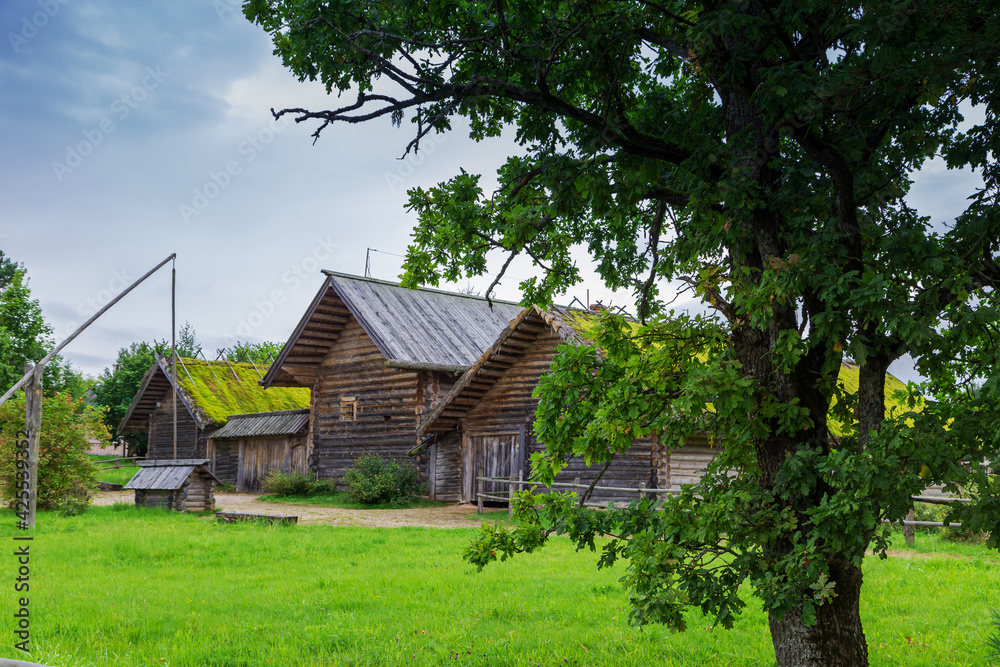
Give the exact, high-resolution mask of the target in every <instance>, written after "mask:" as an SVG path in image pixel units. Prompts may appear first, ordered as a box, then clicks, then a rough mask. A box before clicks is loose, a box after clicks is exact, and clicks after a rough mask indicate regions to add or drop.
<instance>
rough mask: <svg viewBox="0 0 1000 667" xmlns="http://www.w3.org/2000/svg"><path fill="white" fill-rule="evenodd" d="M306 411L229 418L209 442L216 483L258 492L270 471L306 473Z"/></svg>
mask: <svg viewBox="0 0 1000 667" xmlns="http://www.w3.org/2000/svg"><path fill="white" fill-rule="evenodd" d="M308 450H309V409H308V408H306V409H304V410H283V411H280V412H258V413H254V414H246V415H231V416H230V417H229V421H227V422H226V424H225V426H221V427H219V428H218V429H217V430H216V431H214V432H213V433H212V434H211V435H210V436H209V438H208V458H209V459H211V461H212V464H211V465H212V472H213V473H215V475H216V476H217V477H219V479H221V480H222V481H224V482H227V483H229V484H234V485H235V486H236V490H237V491H259V490H260V483H261V481H262V480H263V479H264V477H266V476H267V474H268V473H270V472H272V471H279V472H283V473H292V472H299V473H302V474H307V473H308V472H309V465H308V459H309V451H308Z"/></svg>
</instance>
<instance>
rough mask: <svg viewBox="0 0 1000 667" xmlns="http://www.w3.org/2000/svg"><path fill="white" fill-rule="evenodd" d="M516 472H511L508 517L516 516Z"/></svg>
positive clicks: (508, 488) (508, 489)
mask: <svg viewBox="0 0 1000 667" xmlns="http://www.w3.org/2000/svg"><path fill="white" fill-rule="evenodd" d="M514 480H515V477H514V473H511V474H510V482H509V483H508V484H507V518H508V519H513V518H514Z"/></svg>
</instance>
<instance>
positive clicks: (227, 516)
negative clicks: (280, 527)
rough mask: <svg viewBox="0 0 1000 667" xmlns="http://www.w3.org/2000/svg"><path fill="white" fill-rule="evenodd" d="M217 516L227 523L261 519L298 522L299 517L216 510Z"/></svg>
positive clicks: (270, 521)
mask: <svg viewBox="0 0 1000 667" xmlns="http://www.w3.org/2000/svg"><path fill="white" fill-rule="evenodd" d="M215 518H217V519H218V520H219V521H225V522H226V523H236V522H237V521H261V522H267V523H298V522H299V517H297V516H287V515H281V514H250V513H249V512H216V513H215Z"/></svg>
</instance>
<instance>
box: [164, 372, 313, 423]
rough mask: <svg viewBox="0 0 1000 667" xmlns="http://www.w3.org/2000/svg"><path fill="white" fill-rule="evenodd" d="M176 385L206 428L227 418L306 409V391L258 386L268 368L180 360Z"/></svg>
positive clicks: (307, 401)
mask: <svg viewBox="0 0 1000 667" xmlns="http://www.w3.org/2000/svg"><path fill="white" fill-rule="evenodd" d="M181 361H182V362H183V363H182V364H178V365H177V382H178V384H180V386H181V389H182V390H183V391H184V393H185V394H187V396H188V397H189V398H190V399H191V402H192V404H193V405H194V407H195V409H196V410H198V412H200V413H201V415H200V416H201V418H202V420H203V421H204V422H205V423H206V424H209V423H211V424H225V423H226V422H227V421H229V416H230V415H240V414H248V413H253V412H276V411H278V410H301V409H303V408H308V407H309V389H302V388H292V387H272V388H270V389H266V390H265V389H264V388H263V387H261V386H260V385H259V384H258V382H259V381H260V374H264V373H266V372H267V368H266V367H263V366H258V367H257V368H258V369H259V370H260V374H258V373H257V370H255V369H254V367H253V365H251V364H238V363H227V362H225V361H203V360H201V359H182V360H181Z"/></svg>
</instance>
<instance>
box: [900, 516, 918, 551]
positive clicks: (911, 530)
mask: <svg viewBox="0 0 1000 667" xmlns="http://www.w3.org/2000/svg"><path fill="white" fill-rule="evenodd" d="M906 520H907V521H913V508H912V507H911V508H910V511H909V512H907V513H906ZM903 538H904V539H905V540H906V543H907V544H913V543H914V542H915V541H916V539H917V527H916V526H907V525H906V524H905V523H904V524H903Z"/></svg>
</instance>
